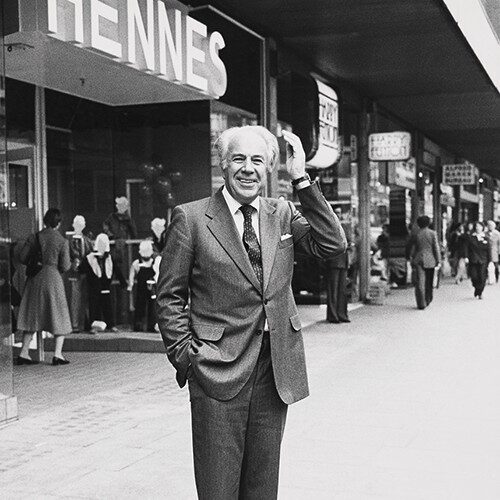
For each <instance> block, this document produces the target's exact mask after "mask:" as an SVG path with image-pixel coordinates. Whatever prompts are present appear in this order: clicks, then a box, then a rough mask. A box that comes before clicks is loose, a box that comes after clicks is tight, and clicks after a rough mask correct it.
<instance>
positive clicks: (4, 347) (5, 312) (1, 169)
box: [0, 35, 26, 423]
mask: <svg viewBox="0 0 500 500" xmlns="http://www.w3.org/2000/svg"><path fill="white" fill-rule="evenodd" d="M4 68H5V65H4V45H3V37H1V35H0V159H1V160H0V423H3V422H6V421H8V420H11V419H13V418H16V417H17V402H16V399H15V397H14V387H13V370H12V323H11V304H10V285H11V259H10V232H9V205H10V198H9V170H8V165H7V162H8V159H7V137H6V135H7V122H6V92H5V91H6V88H5V85H6V83H5V70H4ZM24 182H25V183H26V179H25V178H24ZM19 183H20V184H22V183H23V179H22V175H21V176H20V178H19ZM24 201H25V200H21V196H20V197H19V202H24Z"/></svg>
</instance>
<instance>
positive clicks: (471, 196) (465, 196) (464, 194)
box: [460, 186, 479, 203]
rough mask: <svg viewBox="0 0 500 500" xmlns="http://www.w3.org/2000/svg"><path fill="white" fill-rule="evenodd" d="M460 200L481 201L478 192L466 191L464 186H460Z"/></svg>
mask: <svg viewBox="0 0 500 500" xmlns="http://www.w3.org/2000/svg"><path fill="white" fill-rule="evenodd" d="M460 200H462V201H467V202H469V203H479V195H478V194H477V192H476V193H471V192H469V191H466V190H465V189H464V187H463V186H461V187H460Z"/></svg>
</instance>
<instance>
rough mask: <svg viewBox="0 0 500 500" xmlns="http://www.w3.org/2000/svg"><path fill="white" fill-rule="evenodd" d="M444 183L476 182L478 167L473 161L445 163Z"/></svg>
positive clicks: (454, 184) (467, 183) (466, 183)
mask: <svg viewBox="0 0 500 500" xmlns="http://www.w3.org/2000/svg"><path fill="white" fill-rule="evenodd" d="M443 184H446V185H448V186H466V185H474V184H476V167H475V165H473V164H471V163H456V164H452V165H443Z"/></svg>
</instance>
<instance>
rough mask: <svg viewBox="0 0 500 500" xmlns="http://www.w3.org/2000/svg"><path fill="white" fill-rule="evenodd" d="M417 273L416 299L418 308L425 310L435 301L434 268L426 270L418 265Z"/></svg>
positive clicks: (415, 269) (416, 267)
mask: <svg viewBox="0 0 500 500" xmlns="http://www.w3.org/2000/svg"><path fill="white" fill-rule="evenodd" d="M414 271H415V298H416V299H417V307H418V308H419V309H425V308H426V307H427V306H428V305H429V304H430V303H431V302H432V299H433V288H432V285H433V281H434V268H433V267H430V268H425V267H423V266H421V265H418V264H417V265H416V266H415V268H414Z"/></svg>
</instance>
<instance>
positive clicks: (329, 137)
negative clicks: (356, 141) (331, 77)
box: [307, 80, 340, 168]
mask: <svg viewBox="0 0 500 500" xmlns="http://www.w3.org/2000/svg"><path fill="white" fill-rule="evenodd" d="M315 81H316V85H317V88H318V94H317V95H318V100H317V106H318V121H317V123H316V124H315V125H316V127H317V130H316V137H317V144H315V145H316V148H314V151H313V154H312V156H311V157H310V158H308V159H307V164H308V166H311V167H315V168H327V167H330V166H332V165H333V164H334V163H335V162H336V161H337V159H338V157H339V151H340V145H339V105H338V98H337V93H336V92H335V90H333V89H332V88H331V87H329V86H328V85H325V84H324V83H323V82H320V81H319V80H315Z"/></svg>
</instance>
